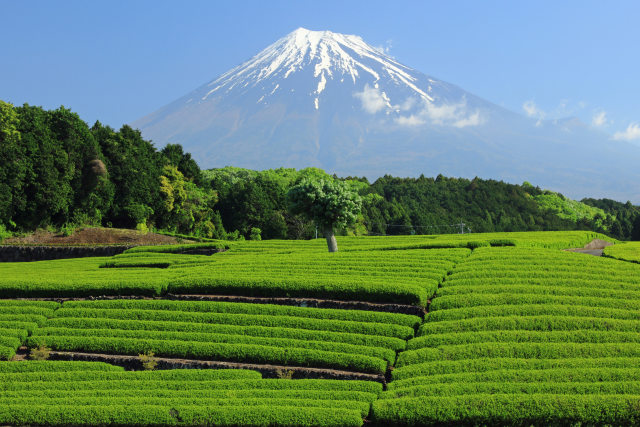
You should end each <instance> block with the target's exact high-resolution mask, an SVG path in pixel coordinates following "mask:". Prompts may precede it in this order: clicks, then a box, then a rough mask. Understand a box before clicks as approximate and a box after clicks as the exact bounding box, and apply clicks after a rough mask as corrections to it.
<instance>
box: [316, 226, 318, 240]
mask: <svg viewBox="0 0 640 427" xmlns="http://www.w3.org/2000/svg"><path fill="white" fill-rule="evenodd" d="M317 238H318V226H317V225H316V239H317Z"/></svg>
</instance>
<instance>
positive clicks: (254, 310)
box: [64, 300, 422, 328]
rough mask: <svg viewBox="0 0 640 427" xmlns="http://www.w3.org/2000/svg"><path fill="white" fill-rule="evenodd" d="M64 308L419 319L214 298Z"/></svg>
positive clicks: (368, 319) (76, 303)
mask: <svg viewBox="0 0 640 427" xmlns="http://www.w3.org/2000/svg"><path fill="white" fill-rule="evenodd" d="M64 308H65V309H67V308H102V309H135V310H172V311H195V312H206V313H209V312H211V313H234V314H260V315H279V316H294V317H305V318H312V319H330V320H349V321H355V322H373V323H393V324H397V325H403V326H408V327H410V328H416V327H418V325H420V323H422V319H421V318H420V317H418V316H411V315H407V314H397V313H383V312H375V311H364V310H340V309H330V308H306V307H294V306H286V305H274V304H248V303H234V302H217V301H174V300H102V301H69V302H66V303H65V304H64Z"/></svg>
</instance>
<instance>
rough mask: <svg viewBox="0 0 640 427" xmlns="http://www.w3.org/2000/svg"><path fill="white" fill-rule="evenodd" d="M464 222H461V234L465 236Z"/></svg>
mask: <svg viewBox="0 0 640 427" xmlns="http://www.w3.org/2000/svg"><path fill="white" fill-rule="evenodd" d="M464 226H465V224H464V222H462V220H460V234H464Z"/></svg>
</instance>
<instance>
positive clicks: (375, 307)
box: [3, 294, 426, 318]
mask: <svg viewBox="0 0 640 427" xmlns="http://www.w3.org/2000/svg"><path fill="white" fill-rule="evenodd" d="M3 299H9V300H16V301H56V302H59V303H64V302H66V301H104V300H111V301H112V300H172V301H220V302H239V303H250V304H273V305H288V306H294V307H310V308H334V309H340V310H363V311H379V312H385V313H399V314H410V315H414V316H419V317H422V318H424V315H425V313H426V311H425V309H424V308H422V307H417V306H413V305H404V304H384V303H372V302H366V301H341V300H329V299H315V298H281V297H246V296H238V295H192V294H184V295H176V294H167V295H164V296H159V297H147V296H136V295H130V296H119V295H118V296H110V295H102V296H97V297H83V298H46V297H44V298H3Z"/></svg>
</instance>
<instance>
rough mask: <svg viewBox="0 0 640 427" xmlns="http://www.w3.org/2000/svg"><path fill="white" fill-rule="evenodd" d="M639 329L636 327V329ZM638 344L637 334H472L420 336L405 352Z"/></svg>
mask: <svg viewBox="0 0 640 427" xmlns="http://www.w3.org/2000/svg"><path fill="white" fill-rule="evenodd" d="M639 327H640V325H639ZM493 342H501V343H527V342H528V343H619V344H620V343H640V334H639V333H637V332H635V331H634V332H617V331H591V330H572V331H562V330H547V331H527V330H515V331H473V332H457V333H453V332H448V333H443V334H430V335H424V336H421V337H419V338H415V339H412V340H410V341H409V342H408V345H407V350H416V349H420V348H428V347H430V348H434V347H439V346H443V345H458V344H476V343H493Z"/></svg>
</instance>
